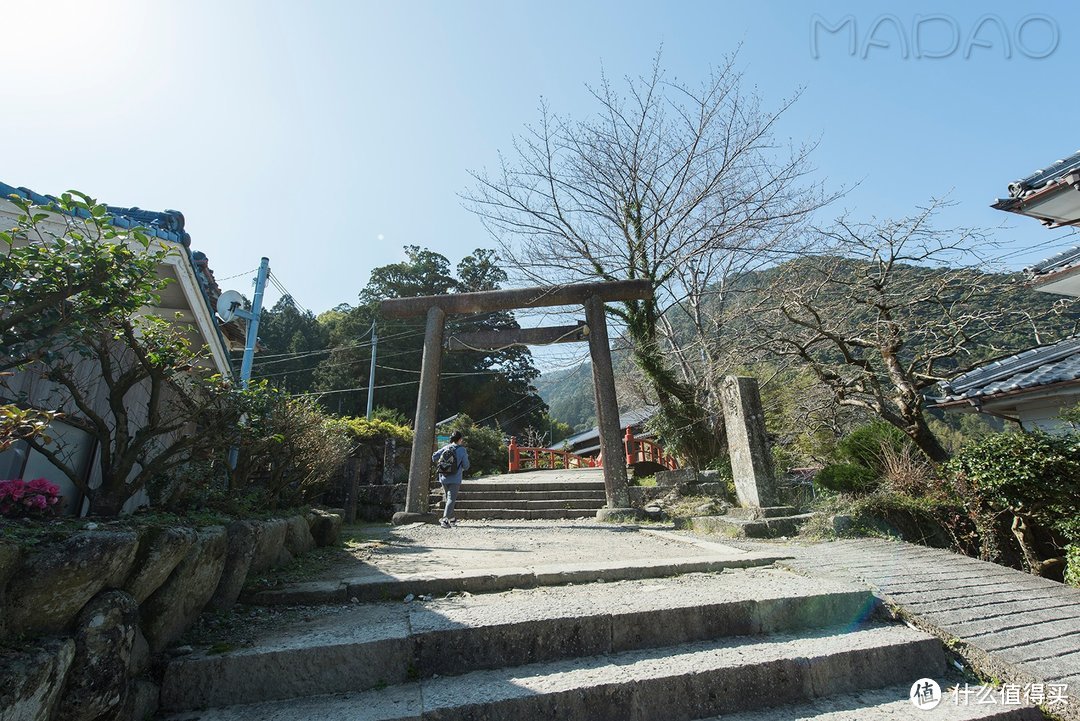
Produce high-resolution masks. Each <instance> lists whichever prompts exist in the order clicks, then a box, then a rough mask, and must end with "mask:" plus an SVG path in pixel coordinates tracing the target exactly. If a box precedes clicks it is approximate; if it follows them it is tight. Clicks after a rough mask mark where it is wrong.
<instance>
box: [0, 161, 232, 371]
mask: <svg viewBox="0 0 1080 721" xmlns="http://www.w3.org/2000/svg"><path fill="white" fill-rule="evenodd" d="M11 195H17V196H19V197H21V198H24V199H27V200H31V201H33V202H34V203H35V204H37V205H42V206H48V205H49V204H51V203H54V202H55V201H56V200H57V199H56V198H54V197H51V196H46V195H41V194H40V193H35V192H34V191H32V190H30V189H28V188H20V187H14V186H11V185H8V184H6V183H2V182H0V198H3V199H6V198H8V197H9V196H11ZM106 207H107V208H108V212H109V222H111V223H112V224H113V225H114V226H116V227H119V228H140V229H141V230H142V231H143V232H145V233H146V234H147V235H148V236H150V237H151V238H156V239H158V240H159V241H160V242H162V243H163V244H167V245H168V246H172V247H175V248H176V249H177V250H178V251H179V252H176V253H169V254H168V255H167V256H166V259H165V262H164V265H165V266H167V267H166V268H164V269H163V270H164V271H165V272H164V273H163V275H164V276H165V277H168V278H170V279H171V280H174V281H175V288H173V287H171V286H172V284H170V287H167V288H166V289H165V291H163V292H162V294H161V299H162V301H161V303H160V305H159V306H158V307H157V311H158V312H159V313H162V314H163V315H167V316H172V315H174V314H176V313H179V314H180V315H181V317H182V318H183V320H185V321H187V322H190V323H192V324H193V325H194V326H195V327H196V328H197V330H198V332H199V335H200V336H201V337H202V339H203V340H204V341H205V342H206V346H207V349H208V352H209V354H210V358H211V361H212V362H213V365H214V368H215V370H217V371H218V372H219V373H221V374H222V375H226V376H232V375H233V369H232V364H231V363H230V361H229V351H228V347H229V346H228V343H227V342H226V340H225V338H224V336H223V335H222V332H221V328H220V327H219V325H218V321H217V317H216V311H215V309H214V305H213V302H212V301H211V298H210V294H209V293H210V290H211V289H212V288H214V287H216V284H215V283H213V276H212V275H209V274H207V273H205V272H204V271H203V269H202V268H200V266H199V264H197V263H196V261H195V259H194V257H193V254H192V251H191V236H190V235H189V234H188V233H187V231H186V230H185V229H184V215H183V214H182V213H180V212H179V211H176V210H165V211H161V212H157V211H150V210H142V209H141V208H123V207H119V206H112V205H109V206H106ZM18 212H19V211H18V210H17V208H16V207H15V206H13V205H12V204H11V203H10V202H8V201H7V200H0V214H8V215H12V216H14V215H15V214H17V213H18ZM79 215H82V216H85V213H80V214H79ZM200 255H201V254H200ZM203 258H204V259H205V256H203ZM203 265H204V266H205V262H204V263H203Z"/></svg>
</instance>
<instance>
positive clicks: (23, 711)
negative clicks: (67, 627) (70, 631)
mask: <svg viewBox="0 0 1080 721" xmlns="http://www.w3.org/2000/svg"><path fill="white" fill-rule="evenodd" d="M74 659H75V642H74V641H73V640H71V639H64V640H62V641H48V642H46V643H43V644H41V645H40V646H38V647H37V648H34V649H32V650H28V651H22V652H18V653H2V654H0V679H3V680H4V682H3V683H2V684H0V721H51V719H52V716H53V713H54V712H55V711H56V707H57V706H58V705H59V701H60V692H61V691H63V689H64V682H65V680H66V679H67V675H68V671H69V669H70V668H71V662H72V661H73V660H74Z"/></svg>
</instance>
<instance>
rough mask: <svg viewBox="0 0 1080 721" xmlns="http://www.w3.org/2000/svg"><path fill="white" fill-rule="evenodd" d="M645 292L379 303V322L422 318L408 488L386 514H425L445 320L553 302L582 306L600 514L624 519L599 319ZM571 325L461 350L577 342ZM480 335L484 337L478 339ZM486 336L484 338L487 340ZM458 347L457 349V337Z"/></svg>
mask: <svg viewBox="0 0 1080 721" xmlns="http://www.w3.org/2000/svg"><path fill="white" fill-rule="evenodd" d="M652 295H653V289H652V284H651V283H650V282H649V281H648V280H619V281H610V282H604V283H577V284H571V285H555V286H541V287H535V288H519V289H513V290H488V291H481V292H479V293H450V294H447V295H429V296H420V297H417V298H391V299H388V300H384V301H382V303H380V306H379V308H380V311H381V313H382V315H383V316H384V317H386V318H414V317H418V316H426V317H427V329H426V331H425V335H424V356H423V361H422V362H421V365H420V392H419V395H418V397H417V403H416V420H415V423H414V424H413V446H412V455H411V456H410V459H409V486H408V491H407V494H406V497H405V510H404V511H403V512H400V513H396V514H394V523H395V524H398V525H400V524H403V523H412V522H415V521H426V520H430V516H429V515H428V493H429V489H428V480H429V478H430V473H431V453H432V449H433V448H434V445H435V420H436V406H437V405H438V400H439V372H440V369H441V367H442V351H443V336H444V334H445V330H446V316H447V315H453V314H460V313H492V312H496V311H502V310H516V309H519V308H546V307H552V306H560V305H583V306H584V307H585V324H586V325H587V326H588V336H587V338H588V341H589V355H590V356H591V358H592V369H593V391H594V394H595V398H596V415H597V421H598V426H599V428H600V450H601V453H603V456H604V458H606V459H609V462H608V463H605V464H604V490H605V493H606V495H607V508H608V509H609V510H608V513H612V512H614V513H618V511H619V510H624V509H625V511H626V512H627V513H628V514H629V513H633V511H632V510H631V509H630V508H629V506H630V495H629V491H628V490H627V479H626V467H625V466H624V465H623V464H622V463H618V462H616V459H619V458H622V456H623V449H622V434H621V431H622V429H621V428H619V406H618V403H617V401H616V398H615V375H614V373H613V371H612V368H611V347H610V346H609V343H608V332H607V318H606V316H605V314H604V303H605V302H608V301H616V300H645V299H647V298H651V297H652ZM576 329H577V328H576V327H571V328H566V327H562V328H530V329H521V330H518V331H500V332H498V333H496V332H489V333H483V334H475V335H473V336H470V338H469V340H468V343H467V344H468V345H472V346H474V347H476V346H478V345H480V344H494V343H495V342H498V345H495V346H494V347H500V346H505V345H516V344H529V343H551V342H558V341H560V340H578V339H579V338H578V337H573V338H571V337H570V336H576V335H577V334H575V333H574V331H575V330H576ZM481 335H483V336H485V337H483V338H481V337H480V336H481ZM487 336H491V337H487ZM457 345H458V347H463V346H464V344H462V343H461V338H459V339H458V341H457Z"/></svg>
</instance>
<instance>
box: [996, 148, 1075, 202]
mask: <svg viewBox="0 0 1080 721" xmlns="http://www.w3.org/2000/svg"><path fill="white" fill-rule="evenodd" d="M1076 170H1080V150H1078V151H1076V152H1075V153H1073V154H1072V155H1070V156H1069V157H1067V158H1063V159H1062V160H1059V161H1057V162H1055V163H1054V164H1052V165H1049V166H1047V167H1045V168H1041V169H1040V170H1036V171H1035V172H1034V173H1032V174H1031V175H1029V176H1027V177H1026V178H1023V179H1021V180H1014V181H1013V182H1011V183H1009V197H1011V198H1018V197H1020V196H1021V195H1024V194H1025V193H1030V192H1031V191H1033V190H1038V189H1039V188H1041V187H1043V186H1044V185H1046V184H1047V183H1050V182H1052V181H1054V180H1057V179H1058V178H1061V177H1063V176H1065V175H1068V174H1069V173H1071V172H1073V171H1076Z"/></svg>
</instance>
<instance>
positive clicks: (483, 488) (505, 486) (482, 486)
mask: <svg viewBox="0 0 1080 721" xmlns="http://www.w3.org/2000/svg"><path fill="white" fill-rule="evenodd" d="M506 478H509V479H510V480H508V481H498V482H491V481H470V480H468V479H466V480H465V482H464V483H463V484H462V486H461V489H462V491H461V492H462V493H463V494H464V493H470V494H472V493H506V492H511V491H512V492H515V493H540V492H551V491H556V492H557V491H573V492H578V491H587V492H594V491H599V492H600V493H603V492H604V482H603V480H597V481H577V480H574V481H569V480H564V481H529V482H528V483H522V484H520V485H515V484H514V483H513V476H512V475H511V476H506Z"/></svg>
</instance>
